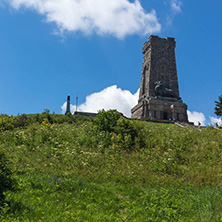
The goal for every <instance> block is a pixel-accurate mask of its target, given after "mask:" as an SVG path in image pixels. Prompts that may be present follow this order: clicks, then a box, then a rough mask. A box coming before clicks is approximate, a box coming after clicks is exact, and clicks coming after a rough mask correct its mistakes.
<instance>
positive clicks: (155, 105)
mask: <svg viewBox="0 0 222 222" xmlns="http://www.w3.org/2000/svg"><path fill="white" fill-rule="evenodd" d="M131 113H132V118H134V119H146V120H167V121H168V120H169V121H179V122H186V123H188V117H187V105H186V104H185V103H183V101H182V100H178V99H172V98H170V99H169V98H163V97H154V98H144V99H142V100H141V101H140V102H139V103H138V104H137V105H136V106H135V107H133V108H132V110H131Z"/></svg>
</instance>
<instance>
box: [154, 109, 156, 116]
mask: <svg viewBox="0 0 222 222" xmlns="http://www.w3.org/2000/svg"><path fill="white" fill-rule="evenodd" d="M154 118H156V110H154Z"/></svg>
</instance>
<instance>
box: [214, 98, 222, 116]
mask: <svg viewBox="0 0 222 222" xmlns="http://www.w3.org/2000/svg"><path fill="white" fill-rule="evenodd" d="M215 103H216V106H215V108H214V109H215V112H214V113H215V114H216V115H217V116H222V95H221V96H219V101H215Z"/></svg>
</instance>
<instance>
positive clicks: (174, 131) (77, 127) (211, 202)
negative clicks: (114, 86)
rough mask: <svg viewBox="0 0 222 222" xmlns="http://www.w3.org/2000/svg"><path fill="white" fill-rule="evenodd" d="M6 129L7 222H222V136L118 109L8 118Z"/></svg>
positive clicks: (0, 124)
mask: <svg viewBox="0 0 222 222" xmlns="http://www.w3.org/2000/svg"><path fill="white" fill-rule="evenodd" d="M104 123H105V124H104ZM0 130H1V134H0V141H1V150H3V151H4V153H5V155H6V156H7V158H8V160H9V161H10V162H9V163H8V168H10V170H11V171H12V172H13V178H14V179H15V180H16V183H17V188H16V191H6V192H4V194H5V195H6V200H5V201H4V202H5V204H4V205H3V207H1V214H0V215H1V216H0V217H1V219H2V221H10V222H11V221H222V213H221V212H222V199H221V196H222V188H221V181H222V164H221V163H222V159H221V154H222V153H221V151H222V131H221V130H216V129H214V128H211V127H207V128H205V129H202V130H201V131H200V130H198V129H195V128H188V127H187V128H182V127H179V126H175V125H172V124H157V123H149V122H144V121H133V120H127V119H124V118H123V117H121V116H120V115H119V114H118V113H117V112H115V111H108V112H105V111H102V112H101V113H100V114H99V115H98V117H97V118H96V119H92V118H84V117H78V116H77V117H76V116H71V115H68V116H63V115H56V114H48V113H43V114H34V115H22V116H18V117H8V116H6V115H5V116H4V115H2V116H1V117H0Z"/></svg>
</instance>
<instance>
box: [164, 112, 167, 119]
mask: <svg viewBox="0 0 222 222" xmlns="http://www.w3.org/2000/svg"><path fill="white" fill-rule="evenodd" d="M163 119H164V120H168V113H167V112H163Z"/></svg>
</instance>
